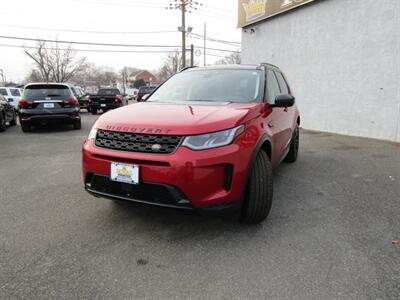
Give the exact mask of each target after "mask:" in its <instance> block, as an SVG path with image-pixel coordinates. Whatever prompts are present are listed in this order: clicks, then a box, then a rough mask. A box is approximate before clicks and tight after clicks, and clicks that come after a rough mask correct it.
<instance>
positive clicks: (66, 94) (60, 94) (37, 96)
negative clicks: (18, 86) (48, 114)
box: [24, 84, 72, 100]
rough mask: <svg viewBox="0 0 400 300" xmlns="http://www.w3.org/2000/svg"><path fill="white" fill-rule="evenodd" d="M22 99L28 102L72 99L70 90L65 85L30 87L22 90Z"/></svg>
mask: <svg viewBox="0 0 400 300" xmlns="http://www.w3.org/2000/svg"><path fill="white" fill-rule="evenodd" d="M24 98H25V99H28V100H46V98H50V99H53V100H67V99H70V98H72V95H71V91H70V89H69V88H68V87H67V86H65V85H51V84H48V85H31V86H27V87H26V88H25V90H24Z"/></svg>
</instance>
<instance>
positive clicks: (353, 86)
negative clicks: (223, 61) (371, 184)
mask: <svg viewBox="0 0 400 300" xmlns="http://www.w3.org/2000/svg"><path fill="white" fill-rule="evenodd" d="M253 28H254V29H255V32H252V30H251V29H253ZM242 56H243V58H242V60H243V63H244V64H246V63H249V64H256V63H259V62H269V63H272V64H275V65H277V66H279V67H280V68H281V69H282V70H283V71H284V73H285V75H286V77H287V78H288V81H289V83H290V84H291V87H292V90H293V92H294V95H295V96H296V101H297V105H298V106H299V109H300V112H301V117H302V127H304V128H308V129H315V130H321V131H330V132H336V133H341V134H348V135H355V136H364V137H372V138H378V139H385V140H392V141H397V142H400V0H380V1H376V0H363V1H361V0H318V1H316V2H314V3H312V4H310V5H305V6H304V7H300V8H298V9H294V10H293V11H291V12H288V13H285V14H282V15H279V16H277V17H274V18H271V19H268V20H266V21H263V22H260V23H257V24H254V25H250V26H248V27H247V28H245V29H244V30H243V34H242Z"/></svg>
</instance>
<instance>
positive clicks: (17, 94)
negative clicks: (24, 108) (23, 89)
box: [10, 89, 21, 97]
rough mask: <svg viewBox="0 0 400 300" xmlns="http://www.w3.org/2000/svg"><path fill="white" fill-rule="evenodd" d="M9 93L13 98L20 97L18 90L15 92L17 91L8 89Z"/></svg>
mask: <svg viewBox="0 0 400 300" xmlns="http://www.w3.org/2000/svg"><path fill="white" fill-rule="evenodd" d="M10 92H11V96H14V97H19V96H21V94H20V92H19V90H17V89H10Z"/></svg>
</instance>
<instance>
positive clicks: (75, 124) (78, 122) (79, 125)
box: [74, 119, 82, 130]
mask: <svg viewBox="0 0 400 300" xmlns="http://www.w3.org/2000/svg"><path fill="white" fill-rule="evenodd" d="M81 128H82V122H81V120H80V119H79V120H77V121H75V122H74V129H76V130H78V129H81Z"/></svg>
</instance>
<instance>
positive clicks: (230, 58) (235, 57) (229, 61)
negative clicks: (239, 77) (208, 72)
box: [215, 52, 242, 65]
mask: <svg viewBox="0 0 400 300" xmlns="http://www.w3.org/2000/svg"><path fill="white" fill-rule="evenodd" d="M241 62H242V58H241V55H240V52H232V53H231V54H229V55H227V56H225V57H224V58H223V59H220V60H217V61H216V62H215V64H216V65H240V63H241Z"/></svg>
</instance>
